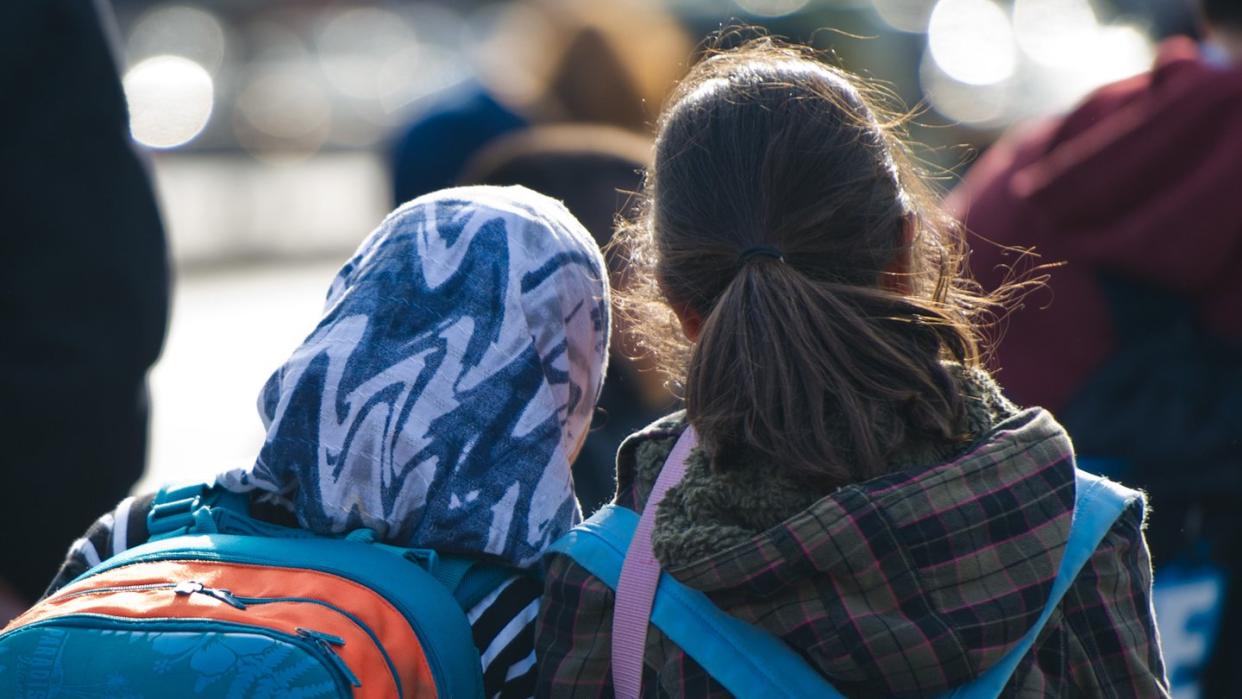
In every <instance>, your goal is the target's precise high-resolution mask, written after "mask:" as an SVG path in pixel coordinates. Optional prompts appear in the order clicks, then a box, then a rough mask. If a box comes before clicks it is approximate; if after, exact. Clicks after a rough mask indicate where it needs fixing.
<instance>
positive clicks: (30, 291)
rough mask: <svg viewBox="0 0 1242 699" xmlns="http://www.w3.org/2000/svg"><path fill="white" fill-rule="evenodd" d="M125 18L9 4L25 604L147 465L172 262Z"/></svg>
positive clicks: (9, 505)
mask: <svg viewBox="0 0 1242 699" xmlns="http://www.w3.org/2000/svg"><path fill="white" fill-rule="evenodd" d="M111 21H112V20H111V16H110V14H109V13H108V10H107V6H106V5H105V4H103V3H96V2H78V1H73V0H57V1H54V2H35V3H27V2H16V3H4V4H3V5H0V94H3V95H4V100H5V105H6V108H5V109H4V110H3V111H0V211H3V212H4V221H3V224H0V259H2V260H4V261H5V262H6V264H5V271H4V274H3V275H0V327H2V328H4V331H3V340H2V341H0V442H2V443H3V444H4V449H3V455H2V456H0V474H3V475H2V477H3V479H4V480H3V485H2V487H0V551H3V554H0V578H3V579H4V580H5V581H7V583H8V584H9V585H11V586H12V592H13V593H14V595H15V596H16V597H17V598H18V600H15V602H14V604H16V605H17V606H20V605H21V604H22V602H23V601H24V602H26V603H28V602H32V601H34V600H35V599H37V598H38V597H39V595H40V594H42V592H43V587H44V585H45V584H46V582H47V579H48V576H49V575H51V574H52V573H53V572H54V571H55V570H56V567H57V565H59V561H60V559H61V558H62V557H63V555H64V552H65V550H66V548H67V547H68V546H69V544H70V543H71V542H72V541H73V539H74V537H76V536H77V535H78V534H79V533H80V532H81V531H83V529H84V528H85V527H86V526H87V525H88V524H89V523H90V521H91V512H92V511H103V510H105V509H107V508H108V507H109V505H110V504H112V503H115V502H116V501H117V500H119V499H121V498H122V497H124V496H125V494H126V492H127V491H128V490H129V488H130V486H131V485H132V484H133V483H134V481H136V480H137V479H138V477H139V476H140V475H141V474H142V472H143V468H144V466H145V461H146V449H147V418H148V415H147V412H148V411H147V385H146V377H147V370H148V369H149V368H150V367H151V365H152V364H153V363H154V362H155V360H156V357H157V356H158V355H159V353H160V347H161V345H162V343H163V340H164V332H165V327H166V324H167V317H168V284H169V281H168V262H167V251H166V248H165V242H164V231H163V227H162V225H161V221H160V215H159V212H158V210H157V208H156V203H155V198H154V196H153V193H152V190H151V185H150V183H149V181H148V178H147V172H146V169H145V166H144V164H143V163H142V162H141V161H140V159H139V157H138V155H137V154H136V153H135V152H134V150H133V148H132V143H131V141H130V138H129V133H128V113H127V111H126V104H125V100H124V96H123V94H122V91H121V83H120V80H119V79H118V76H117V68H116V62H115V60H114V57H113V54H112V47H111V45H110V38H111V36H112V34H111V33H112V32H113V31H115V28H114V26H113V25H112V24H111ZM0 589H3V588H0ZM8 611H10V612H11V611H12V609H9V610H8ZM0 616H6V615H5V611H4V610H3V609H0ZM6 618H7V617H6Z"/></svg>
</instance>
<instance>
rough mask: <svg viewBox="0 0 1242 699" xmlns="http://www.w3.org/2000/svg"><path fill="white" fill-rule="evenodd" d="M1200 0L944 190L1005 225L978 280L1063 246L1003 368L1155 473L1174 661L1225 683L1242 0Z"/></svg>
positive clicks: (977, 252)
mask: <svg viewBox="0 0 1242 699" xmlns="http://www.w3.org/2000/svg"><path fill="white" fill-rule="evenodd" d="M1201 10H1202V17H1203V30H1202V34H1201V36H1202V40H1201V41H1200V42H1198V43H1196V42H1195V41H1193V40H1192V39H1190V38H1186V37H1178V38H1172V39H1169V40H1167V41H1165V42H1164V43H1163V44H1161V46H1160V48H1159V52H1158V55H1157V57H1156V60H1155V64H1154V67H1153V68H1152V69H1151V70H1150V71H1148V72H1146V73H1143V74H1140V75H1137V76H1135V77H1132V78H1128V79H1126V80H1123V81H1120V82H1116V83H1113V84H1110V85H1107V86H1105V87H1103V88H1100V89H1099V90H1098V91H1096V92H1095V93H1093V94H1092V95H1091V96H1090V97H1088V98H1087V99H1086V100H1085V101H1084V102H1083V103H1082V104H1080V105H1079V106H1078V107H1076V108H1075V109H1074V110H1073V111H1071V112H1070V113H1068V114H1067V115H1065V116H1063V117H1057V118H1053V119H1049V120H1046V121H1042V122H1039V123H1035V124H1031V125H1029V126H1025V127H1023V128H1021V129H1018V130H1015V131H1014V132H1013V133H1011V134H1009V135H1008V136H1006V137H1005V138H1003V139H1002V140H1001V141H1000V142H999V143H998V144H996V145H995V146H993V147H992V148H991V150H989V151H988V152H987V154H986V155H984V156H983V158H982V159H981V160H980V161H979V162H978V163H977V164H975V166H974V167H973V168H972V169H971V170H970V172H969V173H968V174H967V175H966V177H965V179H964V181H963V182H962V183H961V185H960V186H959V187H958V188H957V189H956V190H955V191H954V192H953V193H952V195H951V196H950V197H949V203H950V205H951V206H952V207H953V208H955V209H957V210H958V212H959V213H960V214H961V216H962V220H963V221H964V223H965V225H966V226H967V228H968V229H970V230H971V231H973V232H974V233H977V234H978V235H979V236H981V237H982V238H984V239H987V240H989V241H993V242H994V243H995V244H989V243H988V242H983V241H980V242H977V243H976V244H975V245H974V246H973V248H974V251H973V256H972V260H971V261H972V267H973V268H974V272H975V274H976V276H977V278H978V279H979V280H980V281H981V282H982V283H983V284H984V286H985V287H987V288H994V287H995V286H996V285H998V284H1000V283H1001V281H1002V280H1003V279H1004V278H1005V277H1006V276H1007V275H1008V274H1011V273H1012V272H1013V271H1014V269H1015V266H1017V267H1019V268H1020V267H1021V266H1022V265H1023V264H1024V261H1023V260H1022V259H1021V258H1022V256H1023V252H1022V248H1027V247H1029V246H1033V247H1034V249H1035V252H1036V253H1037V254H1038V255H1039V256H1040V261H1047V262H1060V261H1064V262H1065V265H1064V266H1062V267H1059V268H1056V269H1052V270H1050V280H1049V285H1050V289H1051V292H1052V300H1051V301H1050V302H1048V303H1046V304H1037V303H1031V304H1028V307H1027V308H1023V309H1020V310H1018V311H1016V312H1014V313H1013V314H1012V315H1011V316H1009V317H1008V318H1006V319H1005V323H1004V334H1003V339H1002V341H1001V342H1000V344H999V346H998V348H997V351H996V362H997V364H998V365H999V367H1000V369H1001V372H1002V373H1001V376H1002V377H1003V380H1004V382H1005V385H1006V386H1007V387H1008V391H1009V394H1010V396H1011V397H1012V398H1013V399H1014V400H1015V401H1017V402H1019V403H1021V404H1025V405H1042V406H1044V407H1047V408H1049V409H1051V410H1053V411H1054V412H1055V413H1056V414H1057V416H1058V418H1059V419H1060V420H1061V421H1062V422H1063V423H1064V424H1065V426H1066V427H1067V428H1068V429H1069V431H1070V434H1071V435H1072V436H1073V438H1074V444H1075V447H1076V448H1077V449H1078V452H1079V454H1080V455H1082V456H1084V457H1087V458H1091V457H1096V458H1097V459H1107V460H1109V463H1108V464H1107V466H1104V467H1106V468H1108V469H1110V470H1111V471H1112V472H1113V473H1114V474H1115V475H1116V476H1117V477H1118V478H1120V479H1121V480H1123V481H1125V482H1127V483H1132V484H1135V485H1138V486H1141V487H1144V488H1146V489H1147V490H1148V491H1149V492H1150V494H1151V497H1152V502H1153V503H1154V504H1155V511H1156V514H1155V515H1154V516H1153V518H1152V524H1151V528H1150V531H1149V533H1148V537H1149V540H1150V543H1151V547H1152V556H1153V562H1154V564H1155V566H1156V568H1157V571H1158V573H1159V574H1160V576H1161V577H1160V578H1158V582H1157V585H1158V586H1159V587H1158V589H1157V594H1161V588H1163V594H1164V595H1165V597H1166V598H1167V599H1168V600H1170V601H1169V602H1166V604H1165V605H1164V606H1165V607H1166V609H1165V610H1163V611H1164V616H1163V618H1162V619H1161V626H1162V632H1163V633H1162V636H1163V639H1164V645H1165V654H1166V657H1167V659H1168V661H1169V665H1170V673H1171V675H1172V676H1171V678H1170V679H1171V680H1172V682H1173V685H1174V688H1175V689H1177V687H1178V686H1179V685H1182V686H1193V685H1194V684H1196V676H1197V675H1198V674H1199V672H1200V671H1202V672H1203V674H1202V677H1201V689H1202V691H1203V693H1204V695H1206V696H1225V695H1226V694H1228V693H1229V692H1230V691H1231V688H1234V689H1236V687H1237V686H1238V684H1239V682H1242V674H1239V672H1240V671H1239V667H1238V664H1237V659H1238V658H1239V657H1242V633H1239V625H1240V624H1242V617H1239V609H1240V604H1239V603H1240V602H1242V596H1240V595H1239V594H1238V593H1237V586H1238V585H1239V584H1242V527H1240V526H1239V519H1238V512H1237V506H1238V502H1240V501H1242V3H1239V2H1236V0H1201ZM1006 246H1008V247H1006ZM1095 463H1096V464H1097V465H1101V462H1099V461H1096V462H1095ZM1162 582H1163V583H1164V584H1163V585H1161V583H1162ZM1217 629H1219V635H1217V633H1218V632H1217ZM1213 642H1214V643H1215V645H1214V646H1213Z"/></svg>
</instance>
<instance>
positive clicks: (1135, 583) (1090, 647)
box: [536, 409, 1168, 697]
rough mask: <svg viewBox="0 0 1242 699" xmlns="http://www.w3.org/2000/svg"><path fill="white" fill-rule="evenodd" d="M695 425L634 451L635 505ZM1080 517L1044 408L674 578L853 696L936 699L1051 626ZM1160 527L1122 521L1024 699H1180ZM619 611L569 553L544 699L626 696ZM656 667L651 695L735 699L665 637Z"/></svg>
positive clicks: (1066, 459) (1132, 518)
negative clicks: (1163, 586) (1168, 659)
mask: <svg viewBox="0 0 1242 699" xmlns="http://www.w3.org/2000/svg"><path fill="white" fill-rule="evenodd" d="M681 429H682V424H681V423H680V422H679V421H675V420H673V421H665V422H662V423H657V424H655V425H653V426H652V427H651V428H648V430H646V431H644V432H642V433H640V434H638V435H635V436H634V437H632V438H631V439H630V440H628V441H627V442H626V444H625V445H623V447H622V449H621V453H620V454H619V455H618V480H619V487H618V492H619V495H618V502H619V503H620V504H622V505H625V506H628V507H632V508H635V509H638V508H641V507H642V506H643V505H644V504H645V500H646V496H647V493H648V491H649V490H650V487H651V478H652V474H654V473H655V472H657V471H658V468H657V467H655V465H654V464H655V463H662V462H663V460H664V459H665V458H667V454H668V452H669V451H670V450H671V449H672V445H673V443H674V442H675V441H676V437H677V436H678V434H680V431H681ZM668 504H669V501H667V500H666V501H665V503H662V505H661V508H660V517H658V518H657V524H656V526H657V528H658V527H659V526H660V520H661V519H665V520H667V517H665V507H667V506H668ZM1073 504H1074V456H1073V451H1072V447H1071V445H1070V441H1069V438H1068V437H1067V436H1066V434H1065V432H1064V430H1062V428H1061V427H1060V426H1059V425H1058V424H1057V423H1056V421H1055V420H1053V419H1052V417H1051V416H1050V415H1049V414H1048V413H1046V412H1043V411H1042V410H1038V409H1033V410H1027V411H1024V412H1022V413H1019V414H1017V415H1016V416H1015V417H1012V418H1010V419H1007V420H1005V421H1003V422H1001V423H1000V424H999V425H997V427H996V429H995V430H993V431H992V432H990V433H989V434H988V435H986V437H985V438H984V439H982V440H981V441H980V443H978V444H976V445H975V446H974V447H972V448H971V449H970V450H968V451H967V452H966V453H965V455H964V456H961V457H959V458H957V459H955V460H953V461H951V462H949V463H945V464H942V465H940V466H937V467H934V468H931V469H922V470H914V471H905V472H900V473H895V474H891V475H888V476H884V477H881V478H877V479H874V480H870V481H867V482H865V483H861V484H856V485H851V486H848V487H845V488H841V489H840V490H837V491H836V492H834V493H833V494H831V495H829V496H827V497H825V498H823V499H821V500H819V501H818V502H816V503H815V504H814V505H812V506H811V507H810V508H808V509H806V510H804V511H802V512H799V513H798V514H796V515H794V516H793V517H790V518H789V519H787V520H785V521H784V522H782V523H781V524H780V525H778V526H776V527H773V528H771V529H769V530H767V531H766V532H763V533H762V534H760V535H758V536H755V537H754V538H752V539H750V540H749V541H745V542H743V543H741V544H737V545H733V546H731V547H729V548H727V549H725V550H724V551H723V552H721V553H716V554H713V555H710V556H707V557H705V558H702V559H701V560H697V561H692V562H688V563H682V562H678V563H677V564H676V565H674V566H671V567H669V568H668V571H669V572H670V573H671V574H672V575H673V576H675V577H676V578H677V579H678V580H680V581H681V582H683V583H685V584H687V585H689V586H691V587H694V588H697V589H699V590H702V591H703V592H705V593H706V594H707V595H708V596H709V597H710V598H711V599H712V601H714V602H715V603H716V604H717V605H719V606H720V607H721V608H723V609H725V610H726V611H728V612H729V613H731V614H733V615H735V616H737V617H739V618H741V619H744V620H746V621H748V622H750V623H753V624H757V625H759V626H761V627H763V628H765V629H767V630H768V631H770V632H772V633H774V634H776V635H778V636H779V637H781V638H782V639H784V641H785V642H786V643H788V644H789V645H790V646H791V647H793V648H794V649H796V650H798V651H799V652H800V653H801V654H802V655H803V656H804V657H805V658H806V660H807V662H809V663H811V664H812V665H813V666H814V667H816V668H817V669H818V670H819V671H820V672H821V673H823V674H824V675H825V676H826V677H828V678H830V679H831V681H832V682H833V684H834V685H836V686H837V687H838V688H839V689H840V690H841V691H842V692H844V693H846V694H847V695H850V696H857V697H872V696H874V697H882V696H883V697H888V696H899V697H909V696H923V695H928V694H932V693H936V692H939V691H942V690H945V689H949V688H952V687H954V686H957V685H960V684H962V683H964V682H966V681H968V680H970V679H972V678H974V677H976V676H977V675H979V674H980V673H981V672H982V671H983V670H985V669H987V668H988V667H990V666H991V665H992V664H994V663H995V662H996V661H997V660H998V659H999V658H1000V657H1001V656H1002V655H1004V653H1005V652H1006V651H1008V650H1009V648H1010V647H1012V646H1013V644H1015V643H1016V642H1017V641H1018V640H1019V638H1020V637H1021V636H1022V635H1023V634H1024V633H1025V632H1026V630H1027V629H1028V628H1030V626H1031V625H1032V624H1033V623H1034V622H1035V620H1036V618H1037V617H1038V616H1039V614H1040V612H1041V611H1042V609H1043V607H1044V604H1045V600H1046V599H1047V597H1048V593H1049V591H1050V589H1051V586H1052V581H1053V579H1054V578H1055V576H1056V572H1057V567H1058V565H1059V564H1060V558H1061V554H1062V552H1063V550H1064V546H1065V541H1066V537H1067V535H1068V532H1069V526H1070V519H1071V513H1072V510H1073ZM1143 516H1144V515H1143V507H1142V505H1141V504H1137V505H1135V506H1133V507H1131V508H1130V509H1129V510H1128V511H1126V512H1125V513H1124V514H1123V516H1122V517H1121V519H1119V520H1118V522H1117V523H1116V524H1115V525H1114V526H1113V529H1112V531H1111V532H1110V533H1109V534H1108V536H1107V537H1106V539H1105V541H1104V542H1103V544H1101V546H1100V547H1099V549H1098V550H1097V552H1096V554H1095V555H1094V556H1093V557H1092V559H1091V560H1090V562H1089V563H1088V564H1087V566H1086V567H1085V568H1084V569H1083V571H1082V573H1081V574H1080V575H1079V576H1078V578H1077V579H1076V581H1075V583H1074V585H1073V586H1072V587H1071V589H1070V590H1069V592H1068V593H1067V594H1066V596H1065V598H1064V599H1063V601H1062V602H1061V604H1060V605H1059V608H1058V609H1057V610H1056V611H1055V612H1054V614H1053V616H1052V618H1051V619H1050V620H1049V622H1048V624H1047V626H1046V627H1045V629H1044V631H1043V632H1042V633H1041V635H1040V636H1039V638H1038V640H1037V642H1036V644H1035V646H1034V648H1033V649H1032V651H1031V652H1030V653H1028V654H1027V656H1026V657H1025V658H1024V660H1023V661H1022V663H1021V664H1020V665H1019V667H1018V669H1017V671H1016V672H1015V673H1014V675H1013V678H1012V679H1011V681H1010V683H1009V685H1008V687H1007V688H1006V695H1009V696H1024V697H1025V696H1049V697H1054V696H1055V697H1062V696H1092V697H1098V696H1103V697H1153V696H1167V694H1168V683H1167V680H1166V678H1165V676H1164V666H1163V662H1162V659H1161V655H1160V645H1159V638H1158V636H1157V632H1156V628H1155V621H1154V615H1153V612H1152V606H1151V563H1150V560H1149V558H1148V553H1147V546H1146V543H1145V542H1144V540H1143V534H1142V527H1143ZM612 609H613V593H612V592H611V591H610V590H609V589H608V588H607V587H606V586H605V585H604V584H603V583H601V582H600V581H599V580H597V579H595V578H593V577H592V576H591V575H589V574H588V573H587V572H586V571H585V570H583V569H582V568H581V567H579V566H578V565H577V564H576V563H574V562H573V561H571V560H569V559H568V558H566V557H564V556H561V555H556V556H553V557H552V559H551V560H550V562H549V567H548V575H547V580H546V584H545V591H544V597H543V602H542V608H541V610H540V616H539V621H538V627H537V631H536V654H537V657H538V663H539V691H538V694H539V695H541V696H558V697H559V696H576V697H611V696H612V694H613V691H612V679H611V671H610V667H611V663H610V658H609V655H610V652H611V640H610V635H611V632H612ZM645 659H646V663H645V670H644V679H643V693H644V695H646V696H678V697H714V696H728V693H727V692H726V690H724V688H723V687H721V686H720V685H718V684H716V683H715V682H714V681H713V680H712V679H711V677H709V676H708V675H707V673H706V672H704V670H703V668H701V667H699V666H698V665H697V664H696V663H695V662H694V661H693V660H691V659H690V658H689V657H687V656H686V655H685V654H684V653H682V652H681V650H680V649H679V648H677V647H676V646H675V645H674V644H672V643H671V642H670V641H669V640H668V639H667V638H666V637H665V636H664V635H663V634H662V633H661V632H660V631H659V630H658V629H656V628H655V627H651V629H650V631H649V633H648V638H647V650H646V658H645Z"/></svg>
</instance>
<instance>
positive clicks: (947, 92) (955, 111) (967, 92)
mask: <svg viewBox="0 0 1242 699" xmlns="http://www.w3.org/2000/svg"><path fill="white" fill-rule="evenodd" d="M919 81H920V83H921V84H922V87H923V93H924V95H925V96H926V97H927V101H928V103H929V104H931V106H932V107H933V108H934V109H935V110H936V111H937V112H940V113H941V114H943V115H944V116H945V117H947V118H948V119H949V120H950V121H953V122H955V123H958V124H962V125H965V126H971V127H975V128H989V127H997V126H1000V125H1002V124H1003V123H1004V118H1005V117H1006V116H1007V113H1008V112H1009V110H1010V108H1011V107H1013V106H1014V105H1013V99H1012V96H1011V91H1012V82H1011V81H1003V82H998V83H992V84H990V85H970V84H967V83H963V82H959V81H957V80H954V79H953V78H952V77H950V76H948V75H946V74H945V72H944V71H943V70H941V69H940V66H939V65H938V64H937V63H936V61H935V60H933V59H932V58H931V56H930V55H927V54H925V55H924V57H923V62H922V64H921V65H920V66H919Z"/></svg>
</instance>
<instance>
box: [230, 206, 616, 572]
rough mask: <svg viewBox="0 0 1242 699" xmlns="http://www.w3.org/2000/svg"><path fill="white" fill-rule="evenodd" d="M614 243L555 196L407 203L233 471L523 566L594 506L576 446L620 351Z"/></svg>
mask: <svg viewBox="0 0 1242 699" xmlns="http://www.w3.org/2000/svg"><path fill="white" fill-rule="evenodd" d="M608 293H609V292H608V283H607V276H606V273H605V271H604V261H603V258H602V256H601V255H600V252H599V248H598V247H597V246H596V244H595V242H594V241H593V240H592V238H591V235H590V234H589V233H587V231H586V230H585V229H583V228H582V226H581V225H580V224H579V223H578V221H577V220H575V219H574V217H573V216H572V215H570V213H569V212H568V211H567V210H566V209H565V208H564V207H563V206H561V205H560V204H559V203H558V202H556V201H554V200H552V199H549V198H547V197H544V196H542V195H539V194H536V193H534V192H532V191H530V190H527V189H523V188H521V187H505V188H498V187H463V188H458V189H449V190H444V191H441V192H437V193H433V194H429V195H427V196H424V197H420V198H418V199H415V200H414V201H412V202H409V203H408V204H405V205H404V206H402V207H401V208H399V209H397V210H396V211H395V212H393V213H392V214H391V215H389V216H388V218H387V219H386V220H385V221H384V222H383V223H382V224H381V225H380V227H379V228H378V229H377V230H376V231H375V232H374V233H372V234H371V235H370V237H369V238H368V239H367V240H366V241H365V242H364V243H363V244H362V246H361V247H360V248H359V249H358V252H357V253H356V254H355V255H354V257H353V259H351V260H350V261H349V262H347V263H346V264H345V266H344V267H342V268H341V271H340V273H339V274H338V275H337V277H336V279H335V280H334V281H333V283H332V287H331V289H330V290H329V292H328V302H327V306H326V308H325V311H324V315H323V318H322V319H321V320H320V321H319V325H318V326H317V327H316V328H315V331H314V332H313V333H311V335H310V336H309V337H308V338H307V339H306V340H305V341H304V342H303V343H302V345H301V346H300V347H298V349H297V350H295V351H294V353H293V355H292V356H291V357H289V359H288V361H287V362H285V364H284V365H283V366H282V367H280V368H279V369H278V370H277V371H276V372H275V373H274V374H272V377H271V378H270V379H269V380H268V382H267V385H266V386H265V387H264V389H263V391H262V393H261V395H260V397H259V412H260V413H261V415H262V417H263V422H264V424H265V425H266V426H267V440H266V443H265V444H264V445H263V449H262V451H261V452H260V453H259V457H258V460H257V461H256V462H255V464H254V465H253V466H252V467H250V468H246V469H239V470H236V471H232V472H230V473H226V474H224V475H221V476H220V477H219V478H218V479H217V482H218V483H220V484H221V485H223V486H224V487H226V488H229V489H231V490H237V491H247V490H255V489H258V490H262V491H265V497H267V498H268V499H272V500H276V501H278V502H283V503H285V504H287V505H289V506H291V507H292V509H293V511H294V513H295V514H296V515H297V517H298V519H299V521H300V522H301V524H302V525H303V526H305V527H307V528H309V529H311V530H313V531H317V532H321V533H340V532H345V531H349V530H351V529H355V528H359V527H369V528H371V529H374V530H375V531H376V532H377V533H378V534H379V536H380V537H381V538H382V539H383V540H385V541H388V542H391V543H396V544H400V545H405V546H418V547H427V548H435V549H437V550H440V551H447V552H457V553H474V554H492V555H495V556H499V557H501V558H502V559H503V560H505V561H507V562H509V563H512V564H514V565H518V566H529V565H531V564H533V563H534V562H535V561H536V560H537V559H538V557H539V555H540V553H541V552H542V551H543V550H544V548H546V546H547V545H548V544H549V543H551V542H552V541H553V540H555V539H556V538H557V537H559V536H560V535H561V534H563V533H565V532H566V531H567V530H568V529H569V528H570V527H572V526H573V525H574V524H577V523H578V521H579V520H580V519H581V513H580V511H579V508H578V504H577V501H576V500H575V499H574V495H573V484H572V480H571V476H570V469H569V467H570V462H571V461H572V460H573V458H574V456H575V455H576V454H577V452H578V449H579V448H580V447H581V445H582V442H583V440H584V439H585V436H586V432H587V429H588V428H589V427H590V423H591V416H592V414H593V412H594V409H595V402H596V400H597V398H598V397H599V392H600V387H601V385H602V383H603V379H604V371H605V368H606V364H607V358H608V332H609V298H608Z"/></svg>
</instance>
